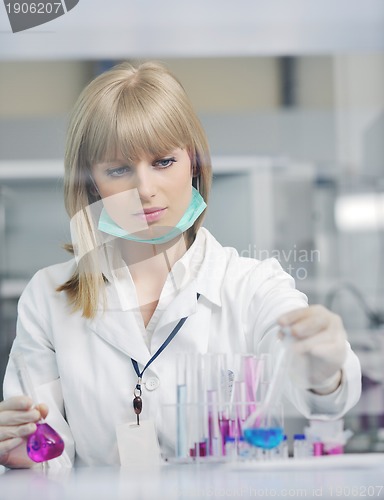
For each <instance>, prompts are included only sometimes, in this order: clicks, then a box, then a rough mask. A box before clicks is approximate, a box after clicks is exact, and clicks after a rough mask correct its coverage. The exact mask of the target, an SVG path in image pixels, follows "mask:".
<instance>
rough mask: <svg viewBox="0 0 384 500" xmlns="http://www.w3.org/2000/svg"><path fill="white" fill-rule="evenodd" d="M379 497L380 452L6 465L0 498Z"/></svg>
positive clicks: (383, 466) (382, 482)
mask: <svg viewBox="0 0 384 500" xmlns="http://www.w3.org/2000/svg"><path fill="white" fill-rule="evenodd" d="M242 497H245V498H252V497H255V498H257V497H265V498H271V497H276V498H279V497H280V498H281V497H286V498H326V499H328V498H351V497H352V498H353V497H354V498H360V497H370V498H384V454H365V455H352V454H350V455H341V456H337V457H336V456H333V457H320V458H309V459H305V460H304V459H301V460H294V459H288V460H285V461H283V460H280V461H275V462H273V463H272V462H264V463H260V462H253V463H233V464H165V465H161V466H159V467H158V468H148V469H137V470H134V469H125V468H118V467H95V468H93V467H90V468H75V469H63V470H61V471H60V472H55V473H53V471H48V472H47V473H43V472H42V471H40V470H37V469H35V470H7V471H5V472H4V471H3V473H0V498H1V500H21V499H23V500H25V499H26V498H28V499H31V500H34V499H36V500H37V499H38V500H48V499H49V500H51V499H52V500H77V499H79V500H126V499H133V500H136V499H149V500H156V499H158V498H166V499H179V498H242Z"/></svg>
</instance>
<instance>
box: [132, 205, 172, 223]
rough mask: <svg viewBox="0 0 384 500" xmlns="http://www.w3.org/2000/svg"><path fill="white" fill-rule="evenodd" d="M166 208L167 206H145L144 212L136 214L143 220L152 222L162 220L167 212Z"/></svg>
mask: <svg viewBox="0 0 384 500" xmlns="http://www.w3.org/2000/svg"><path fill="white" fill-rule="evenodd" d="M166 210H167V209H166V208H161V207H153V208H144V210H143V212H140V213H138V214H135V215H136V216H137V217H140V218H141V219H142V220H146V221H147V223H150V222H156V221H158V220H160V219H161V218H162V217H163V215H164V214H165V212H166Z"/></svg>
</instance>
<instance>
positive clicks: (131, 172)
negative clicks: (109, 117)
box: [92, 148, 192, 238]
mask: <svg viewBox="0 0 384 500" xmlns="http://www.w3.org/2000/svg"><path fill="white" fill-rule="evenodd" d="M92 177H93V180H94V182H95V184H96V186H97V189H98V191H99V194H100V196H101V198H102V199H103V203H104V207H105V209H106V211H107V212H108V214H109V216H110V217H111V218H112V219H113V220H114V221H115V222H116V223H117V224H118V225H119V226H120V227H122V228H124V229H125V230H126V231H128V232H129V233H135V232H138V231H147V232H148V235H146V236H144V238H145V237H148V238H152V237H158V236H161V235H163V234H165V233H167V232H168V231H169V230H170V229H171V228H173V227H175V226H176V224H177V223H178V222H179V220H180V219H181V217H182V216H183V214H184V212H185V211H186V209H187V208H188V205H189V203H190V201H191V196H192V182H191V180H192V172H191V160H190V158H189V154H188V152H187V151H186V150H185V149H181V148H177V149H175V150H173V151H170V152H169V154H167V155H165V156H162V157H160V158H153V157H146V158H141V159H140V161H138V162H137V163H136V164H134V165H131V164H128V163H127V162H126V161H125V160H124V159H123V158H122V157H117V158H116V159H115V160H113V161H108V162H105V163H97V164H95V165H93V166H92ZM141 236H142V235H141Z"/></svg>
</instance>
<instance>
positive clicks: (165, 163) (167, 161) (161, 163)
mask: <svg viewBox="0 0 384 500" xmlns="http://www.w3.org/2000/svg"><path fill="white" fill-rule="evenodd" d="M175 161H176V160H175V158H162V159H161V160H157V161H156V162H155V165H156V166H157V167H161V168H167V167H170V166H171V165H173V163H175Z"/></svg>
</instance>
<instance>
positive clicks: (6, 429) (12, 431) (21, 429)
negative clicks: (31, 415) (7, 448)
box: [0, 424, 36, 442]
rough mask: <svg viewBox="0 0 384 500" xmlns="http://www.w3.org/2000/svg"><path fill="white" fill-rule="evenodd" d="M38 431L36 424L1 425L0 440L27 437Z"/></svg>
mask: <svg viewBox="0 0 384 500" xmlns="http://www.w3.org/2000/svg"><path fill="white" fill-rule="evenodd" d="M35 431H36V424H24V425H7V426H0V442H1V441H5V440H6V439H10V438H16V437H25V436H29V435H30V434H33V433H34V432H35Z"/></svg>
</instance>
